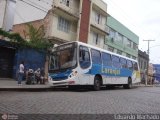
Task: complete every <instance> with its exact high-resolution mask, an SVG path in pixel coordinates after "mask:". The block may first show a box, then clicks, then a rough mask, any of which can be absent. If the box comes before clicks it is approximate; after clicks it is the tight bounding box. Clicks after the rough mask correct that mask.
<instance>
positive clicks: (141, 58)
mask: <svg viewBox="0 0 160 120" xmlns="http://www.w3.org/2000/svg"><path fill="white" fill-rule="evenodd" d="M138 63H139V67H140V73H141V81H142V83H145V80H146V79H147V76H146V73H147V66H148V63H149V55H148V54H147V53H146V52H143V51H141V50H138Z"/></svg>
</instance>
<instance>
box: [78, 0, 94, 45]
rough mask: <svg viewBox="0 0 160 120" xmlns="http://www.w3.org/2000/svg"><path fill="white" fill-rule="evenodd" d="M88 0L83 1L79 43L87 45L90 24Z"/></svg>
mask: <svg viewBox="0 0 160 120" xmlns="http://www.w3.org/2000/svg"><path fill="white" fill-rule="evenodd" d="M90 7H91V2H90V0H83V2H82V13H81V21H80V32H79V41H81V42H84V43H87V41H88V34H89V29H88V28H89V22H90Z"/></svg>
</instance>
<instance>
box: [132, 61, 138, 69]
mask: <svg viewBox="0 0 160 120" xmlns="http://www.w3.org/2000/svg"><path fill="white" fill-rule="evenodd" d="M133 67H134V70H138V64H137V62H133Z"/></svg>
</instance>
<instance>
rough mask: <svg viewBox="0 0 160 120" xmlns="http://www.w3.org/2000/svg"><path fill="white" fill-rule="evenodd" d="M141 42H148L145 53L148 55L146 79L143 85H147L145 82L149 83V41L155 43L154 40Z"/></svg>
mask: <svg viewBox="0 0 160 120" xmlns="http://www.w3.org/2000/svg"><path fill="white" fill-rule="evenodd" d="M143 41H147V42H148V51H147V53H148V63H147V79H145V85H147V82H148V81H149V74H148V73H149V52H150V51H149V43H150V42H151V41H155V40H143Z"/></svg>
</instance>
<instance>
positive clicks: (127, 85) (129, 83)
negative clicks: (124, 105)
mask: <svg viewBox="0 0 160 120" xmlns="http://www.w3.org/2000/svg"><path fill="white" fill-rule="evenodd" d="M123 88H124V89H131V88H132V79H131V78H130V77H129V78H128V84H125V85H123Z"/></svg>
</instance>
